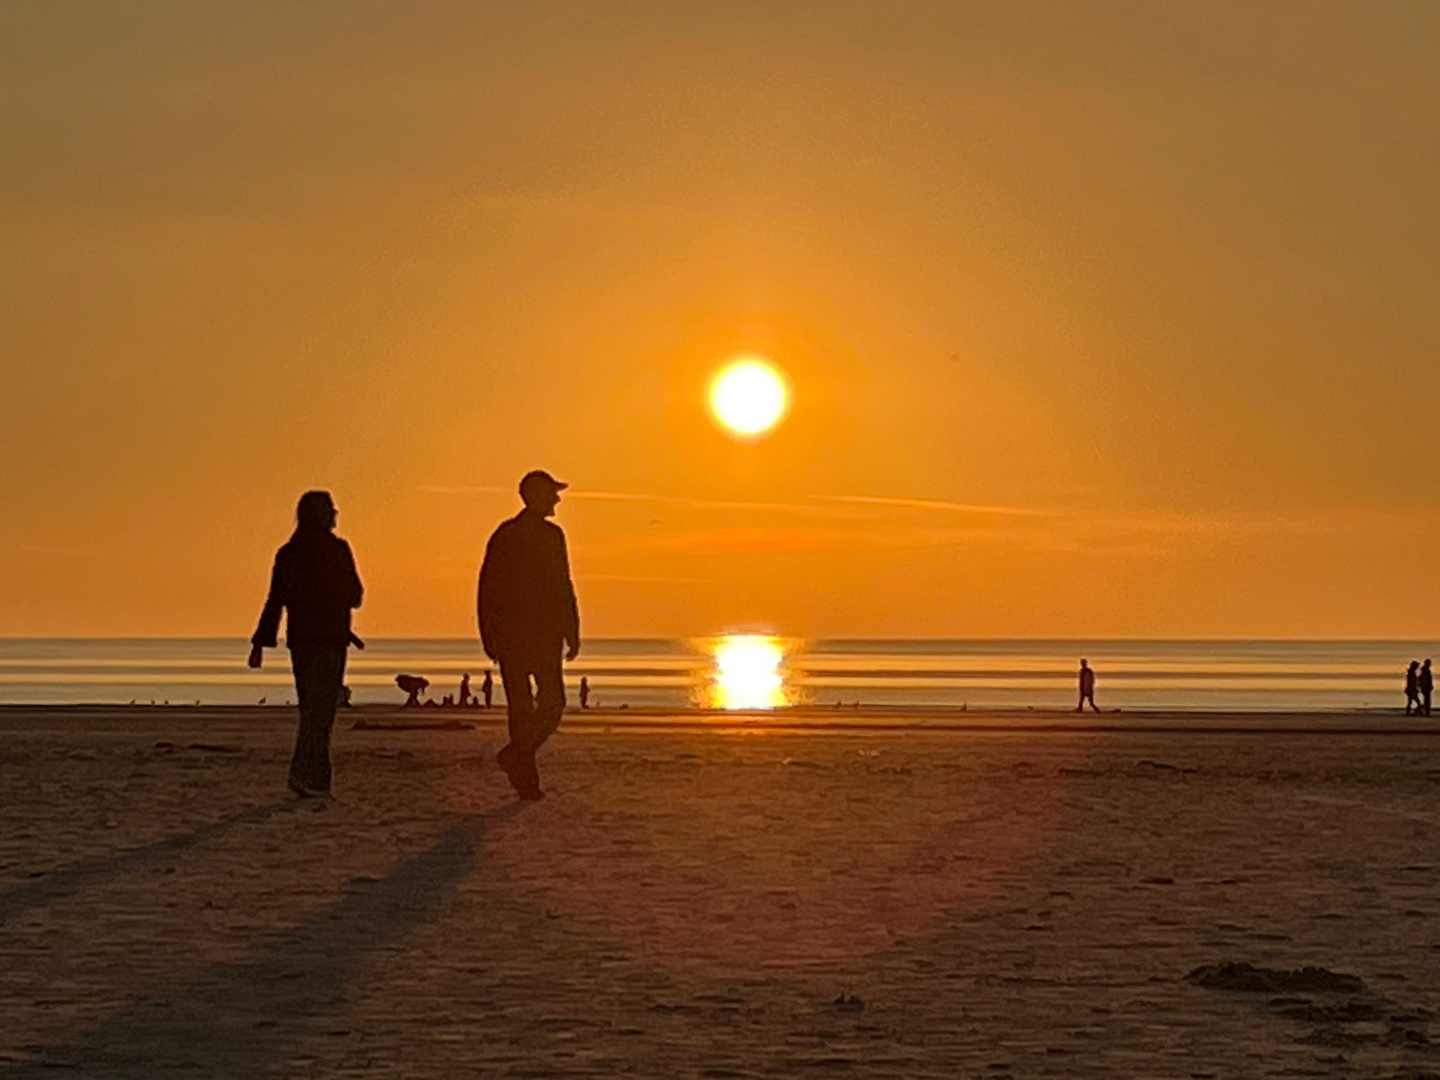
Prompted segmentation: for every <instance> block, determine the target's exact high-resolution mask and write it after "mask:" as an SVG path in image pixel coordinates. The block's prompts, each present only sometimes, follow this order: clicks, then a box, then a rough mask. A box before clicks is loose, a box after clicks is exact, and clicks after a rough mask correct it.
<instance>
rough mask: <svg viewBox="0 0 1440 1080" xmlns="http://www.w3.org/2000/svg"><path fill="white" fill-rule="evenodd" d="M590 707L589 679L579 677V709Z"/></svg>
mask: <svg viewBox="0 0 1440 1080" xmlns="http://www.w3.org/2000/svg"><path fill="white" fill-rule="evenodd" d="M589 707H590V678H589V676H586V675H581V676H580V708H582V709H588V708H589Z"/></svg>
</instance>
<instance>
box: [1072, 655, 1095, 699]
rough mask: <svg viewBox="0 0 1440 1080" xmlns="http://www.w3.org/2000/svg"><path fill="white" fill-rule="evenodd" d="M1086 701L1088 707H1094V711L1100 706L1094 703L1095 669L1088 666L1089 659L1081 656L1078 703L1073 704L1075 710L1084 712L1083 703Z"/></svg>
mask: <svg viewBox="0 0 1440 1080" xmlns="http://www.w3.org/2000/svg"><path fill="white" fill-rule="evenodd" d="M1087 701H1088V702H1089V703H1090V708H1092V709H1094V710H1095V711H1096V712H1099V711H1100V706H1098V705H1096V704H1095V669H1094V668H1092V667H1091V666H1090V663H1089V661H1087V660H1085V659H1084V658H1081V660H1080V703H1079V704H1078V705H1076V706H1075V711H1076V712H1084V711H1085V703H1086V702H1087Z"/></svg>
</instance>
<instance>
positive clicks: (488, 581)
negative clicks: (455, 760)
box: [475, 470, 580, 799]
mask: <svg viewBox="0 0 1440 1080" xmlns="http://www.w3.org/2000/svg"><path fill="white" fill-rule="evenodd" d="M566 486H567V485H565V484H562V483H561V482H560V481H559V480H556V479H555V478H554V477H553V476H551V475H550V474H549V473H547V472H542V471H540V470H536V471H534V472H530V473H527V474H526V475H525V478H524V479H522V480H521V481H520V498H521V499H522V500H523V501H524V503H525V509H523V510H521V511H520V513H519V514H517V515H516V516H515V517H513V518H511V519H510V520H509V521H506V522H502V523H501V525H500V527H499V528H497V529H496V530H495V532H494V533H493V534H492V535H491V537H490V542H489V543H488V544H486V545H485V561H484V562H483V563H482V564H481V566H480V584H479V588H478V589H477V594H476V604H475V606H476V616H477V619H478V621H479V623H480V640H481V643H482V644H483V645H484V647H485V654H486V655H487V656H489V657H490V658H491V659H492V660H494V661H496V662H497V663H498V664H499V665H500V681H501V683H502V684H503V685H504V687H505V706H506V710H507V714H508V717H507V718H508V721H509V728H510V741H509V743H507V744H506V745H505V747H504V748H502V749H501V751H500V753H499V754H498V755H497V756H496V761H497V763H498V764H499V765H500V768H501V769H503V770H504V771H505V775H506V776H508V777H509V778H510V783H511V784H512V785H513V786H514V788H515V790H516V792H517V793H518V794H519V795H520V797H521V798H522V799H539V798H543V797H544V794H545V793H544V792H543V791H542V790H541V789H540V773H539V769H538V768H537V766H536V764H535V752H536V751H537V750H539V749H540V747H541V746H542V745H543V744H544V742H545V740H546V739H548V738H549V737H550V736H551V735H552V734H554V732H555V729H556V728H557V727H558V726H559V725H560V717H561V716H562V715H563V714H564V712H565V681H564V676H563V674H562V669H561V662H560V657H561V653H562V651H563V652H564V656H565V659H567V660H574V659H575V657H576V656H578V655H579V653H580V611H579V607H578V606H577V604H576V602H575V587H574V585H573V584H572V583H571V580H570V557H569V554H568V553H567V551H566V548H565V534H564V533H563V532H561V530H560V526H558V525H556V524H555V523H554V522H552V521H548V520H546V519H547V518H551V517H554V515H555V507H556V506H557V505H559V503H560V492H561V491H563V490H564V489H565V487H566ZM532 680H533V683H534V685H533V688H532V685H531V683H532Z"/></svg>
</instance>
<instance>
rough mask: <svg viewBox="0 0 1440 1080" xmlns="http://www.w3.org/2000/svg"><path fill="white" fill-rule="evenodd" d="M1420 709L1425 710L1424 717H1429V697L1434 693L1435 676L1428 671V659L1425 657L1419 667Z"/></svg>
mask: <svg viewBox="0 0 1440 1080" xmlns="http://www.w3.org/2000/svg"><path fill="white" fill-rule="evenodd" d="M1418 681H1419V683H1420V707H1421V708H1422V709H1424V710H1425V715H1426V716H1429V715H1430V695H1431V694H1433V693H1434V692H1435V676H1434V675H1433V674H1432V673H1431V671H1430V658H1429V657H1428V656H1427V657H1426V658H1425V662H1424V663H1423V664H1421V665H1420V678H1419V680H1418Z"/></svg>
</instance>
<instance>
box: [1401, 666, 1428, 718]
mask: <svg viewBox="0 0 1440 1080" xmlns="http://www.w3.org/2000/svg"><path fill="white" fill-rule="evenodd" d="M1421 708H1422V706H1421V704H1420V661H1419V660H1411V661H1410V666H1409V667H1408V668H1406V669H1405V715H1406V716H1410V715H1412V714H1414V715H1415V716H1422V715H1424V714H1423V713H1422V712H1421Z"/></svg>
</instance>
